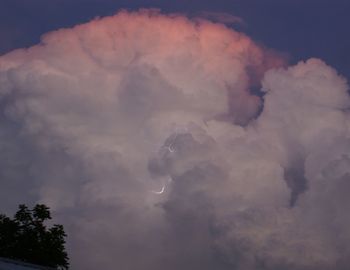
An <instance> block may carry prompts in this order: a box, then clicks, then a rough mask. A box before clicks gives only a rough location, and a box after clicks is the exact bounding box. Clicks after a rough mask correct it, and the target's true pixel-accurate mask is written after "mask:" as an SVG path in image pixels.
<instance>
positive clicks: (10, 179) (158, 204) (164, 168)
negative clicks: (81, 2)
mask: <svg viewBox="0 0 350 270" xmlns="http://www.w3.org/2000/svg"><path fill="white" fill-rule="evenodd" d="M282 64H283V59H279V58H278V57H277V56H275V55H272V54H271V53H270V52H267V51H266V50H265V49H262V48H260V47H259V46H258V45H256V44H255V43H254V42H253V41H252V40H251V39H250V38H249V37H247V36H245V35H244V34H242V33H238V32H235V31H234V30H232V29H230V28H227V27H225V26H224V25H222V24H217V23H212V22H209V21H205V20H202V19H200V20H189V19H187V18H185V17H184V16H181V15H162V14H160V13H159V12H157V11H154V10H141V11H139V12H126V11H121V12H119V13H118V14H116V15H115V16H112V17H107V18H102V19H96V20H93V21H91V22H89V23H86V24H82V25H78V26H75V27H73V28H70V29H61V30H58V31H55V32H51V33H48V34H46V35H45V36H44V37H43V38H42V41H41V43H40V44H38V45H36V46H34V47H31V48H28V49H20V50H16V51H13V52H11V53H9V54H7V55H4V56H2V57H1V58H0V99H1V101H0V102H1V117H0V119H1V124H0V127H1V132H0V138H1V144H0V149H1V153H2V154H1V155H0V167H1V169H2V170H1V177H2V178H1V185H2V187H3V188H2V191H1V194H2V196H1V197H2V200H1V201H2V203H4V205H5V206H6V207H8V208H11V207H13V205H14V204H17V203H20V202H21V201H22V200H28V201H40V202H43V203H46V204H48V205H49V206H50V207H52V208H53V210H54V211H55V213H56V215H57V217H58V218H59V220H60V221H61V222H62V223H63V224H65V226H66V227H67V230H68V234H69V239H68V240H69V250H70V256H71V258H72V265H73V267H74V268H76V269H99V268H101V267H103V268H106V269H113V268H115V267H118V269H164V268H166V269H170V270H171V269H174V270H175V269H191V270H194V269H216V270H219V269H239V270H251V269H257V270H260V269H271V270H275V269H300V270H314V269H318V270H320V269H325V270H326V269H327V270H328V269H337V270H338V269H339V270H340V269H346V265H348V264H349V259H348V258H350V256H349V255H350V254H349V253H350V244H349V243H350V229H349V228H350V226H349V225H350V217H349V215H348V205H350V204H349V199H348V196H347V191H348V190H349V188H350V187H349V167H350V166H349V163H350V157H349V150H350V143H349V142H350V141H349V116H348V108H349V105H350V98H349V95H348V92H347V90H348V86H347V82H346V80H345V79H344V78H342V77H341V76H340V75H338V74H337V72H336V71H335V70H334V69H332V68H331V67H329V66H327V65H326V64H325V63H324V62H322V61H321V60H318V59H310V60H308V61H306V62H300V63H298V64H297V65H295V66H292V67H288V68H283V67H281V66H282ZM265 71H266V73H265ZM264 73H265V75H264V76H262V75H260V74H264ZM252 74H255V75H254V78H252ZM257 79H259V80H261V81H262V83H261V84H262V90H263V91H264V92H266V93H265V95H264V97H263V98H260V97H257V96H254V95H252V94H251V93H250V91H249V89H250V87H252V82H253V81H256V80H257ZM262 103H263V104H264V106H263V109H262V111H261V113H260V114H259V111H260V110H261V106H262ZM27 190H29V192H27ZM18 194H20V195H18ZM16 196H17V199H20V200H21V201H18V202H16V201H15V200H14V198H16ZM10 198H11V200H10ZM5 202H6V203H5Z"/></svg>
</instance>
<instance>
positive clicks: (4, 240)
mask: <svg viewBox="0 0 350 270" xmlns="http://www.w3.org/2000/svg"><path fill="white" fill-rule="evenodd" d="M49 219H51V215H50V210H49V208H48V207H47V206H46V205H44V204H37V205H36V206H35V207H34V208H33V209H28V207H27V206H25V205H23V204H22V205H20V206H19V210H18V211H17V213H16V214H15V216H14V218H13V219H11V218H9V217H7V216H5V215H0V257H5V258H9V259H15V260H21V261H24V262H28V263H33V264H38V265H43V266H48V267H53V268H56V269H68V266H69V263H68V255H67V252H66V251H65V246H64V245H65V237H66V233H65V232H64V228H63V226H62V225H57V224H56V225H53V226H52V227H51V228H47V227H46V226H45V225H44V222H45V221H46V220H49Z"/></svg>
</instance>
